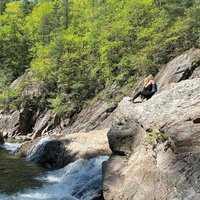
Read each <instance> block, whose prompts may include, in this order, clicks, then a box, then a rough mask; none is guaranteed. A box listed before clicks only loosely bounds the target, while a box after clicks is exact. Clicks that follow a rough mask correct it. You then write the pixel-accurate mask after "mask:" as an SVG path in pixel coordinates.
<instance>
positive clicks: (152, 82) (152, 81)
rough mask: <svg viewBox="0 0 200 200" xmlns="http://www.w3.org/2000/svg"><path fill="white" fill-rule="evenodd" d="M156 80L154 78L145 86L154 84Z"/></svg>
mask: <svg viewBox="0 0 200 200" xmlns="http://www.w3.org/2000/svg"><path fill="white" fill-rule="evenodd" d="M154 83H155V82H154V80H150V81H149V82H148V83H147V84H145V86H144V87H145V88H147V87H148V86H150V85H152V84H154Z"/></svg>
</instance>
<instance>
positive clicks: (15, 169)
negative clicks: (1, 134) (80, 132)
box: [0, 143, 108, 200]
mask: <svg viewBox="0 0 200 200" xmlns="http://www.w3.org/2000/svg"><path fill="white" fill-rule="evenodd" d="M19 146H20V144H18V143H5V144H4V145H1V146H0V200H91V199H93V198H94V197H95V196H97V195H98V194H99V192H100V190H101V177H102V174H101V173H102V162H103V161H105V160H107V159H108V157H107V156H100V157H96V158H94V159H90V160H77V161H76V162H74V163H71V164H69V165H67V166H66V167H64V168H62V169H59V170H54V171H46V170H44V169H42V168H40V167H38V166H37V165H35V164H33V163H31V162H28V161H26V160H22V159H19V158H17V157H16V156H15V155H13V154H12V152H13V151H14V150H15V149H16V148H17V147H19Z"/></svg>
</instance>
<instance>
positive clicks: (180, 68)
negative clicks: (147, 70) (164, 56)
mask: <svg viewBox="0 0 200 200" xmlns="http://www.w3.org/2000/svg"><path fill="white" fill-rule="evenodd" d="M193 78H200V49H194V48H192V49H190V50H188V51H186V52H185V53H184V54H182V55H180V56H178V57H177V58H175V59H173V60H172V61H171V62H169V63H168V64H167V65H166V66H165V67H163V68H162V69H161V71H160V72H159V74H158V76H157V84H158V88H162V87H163V86H166V85H167V84H169V83H172V82H173V83H177V82H179V81H181V80H186V79H193Z"/></svg>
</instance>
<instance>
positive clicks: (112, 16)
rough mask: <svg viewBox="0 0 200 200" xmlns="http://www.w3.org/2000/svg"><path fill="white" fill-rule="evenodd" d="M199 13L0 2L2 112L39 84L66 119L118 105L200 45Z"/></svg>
mask: <svg viewBox="0 0 200 200" xmlns="http://www.w3.org/2000/svg"><path fill="white" fill-rule="evenodd" d="M199 13H200V3H199V1H197V0H177V1H174V0H121V1H119V0H37V1H36V0H35V1H34V0H32V1H28V0H23V1H15V0H1V2H0V71H1V74H0V91H1V93H0V107H1V109H2V110H3V111H8V110H10V109H13V108H16V107H18V106H19V105H20V103H21V102H23V101H25V100H26V98H30V96H29V97H27V96H26V95H24V88H26V87H27V85H31V84H32V85H34V84H35V83H39V84H41V85H42V89H43V92H42V98H43V100H44V101H45V102H46V104H47V105H48V106H49V107H50V108H51V109H52V110H53V111H54V113H57V114H60V115H62V114H67V113H70V112H71V111H72V110H73V109H75V108H76V109H77V108H78V109H81V108H82V107H83V106H84V105H87V104H88V103H89V102H91V101H92V100H94V98H96V99H98V98H105V99H106V100H109V99H113V98H116V99H117V97H119V96H120V95H119V94H118V92H119V90H121V91H123V92H127V91H129V90H130V88H131V87H133V85H134V83H135V82H136V81H137V80H138V79H139V78H140V77H143V76H145V75H146V74H148V73H152V74H156V73H157V72H158V70H159V68H160V67H161V66H162V65H163V64H165V63H167V62H168V61H169V60H170V59H172V58H173V57H175V56H177V55H179V54H180V53H182V52H183V51H185V50H187V49H189V48H191V47H199V44H200V15H199ZM24 74H29V75H28V76H25V77H28V78H24V79H23V81H21V82H20V84H18V86H17V87H14V88H12V87H10V84H11V83H12V82H13V81H14V80H16V79H17V78H19V77H22V76H23V75H24ZM30 75H31V78H30ZM113 85H114V86H115V87H116V88H119V90H118V92H116V89H114V90H112V88H113ZM103 91H106V92H104V93H103ZM102 94H103V95H102ZM31 98H32V99H34V98H35V97H34V95H32V97H31Z"/></svg>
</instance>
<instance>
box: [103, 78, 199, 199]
mask: <svg viewBox="0 0 200 200" xmlns="http://www.w3.org/2000/svg"><path fill="white" fill-rule="evenodd" d="M128 99H129V98H127V97H126V98H124V99H123V100H122V101H121V102H120V104H119V106H118V108H117V110H116V111H115V117H114V122H113V126H112V128H111V130H110V131H109V132H108V139H109V145H110V148H111V149H112V152H113V154H112V156H111V157H110V158H109V160H108V161H107V162H105V163H104V165H103V166H104V167H103V172H104V173H103V174H104V175H103V194H104V198H105V199H106V200H111V199H118V200H120V199H121V200H122V199H123V200H125V199H126V200H155V199H156V200H161V199H162V200H165V199H166V200H168V199H177V200H178V199H180V200H182V199H188V200H189V199H191V200H192V199H196V200H197V199H200V189H199V181H198V180H199V175H200V167H199V164H200V162H199V160H200V142H199V141H200V109H199V106H200V79H199V78H196V79H192V80H184V81H181V82H179V83H171V84H169V85H168V86H167V87H165V88H164V89H163V90H162V92H160V93H158V94H155V95H154V96H153V97H152V98H151V99H150V100H148V101H146V102H144V103H142V104H133V103H130V102H129V101H128Z"/></svg>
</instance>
